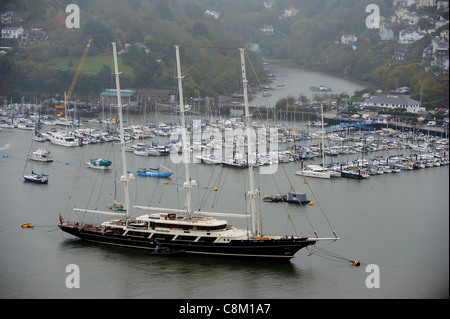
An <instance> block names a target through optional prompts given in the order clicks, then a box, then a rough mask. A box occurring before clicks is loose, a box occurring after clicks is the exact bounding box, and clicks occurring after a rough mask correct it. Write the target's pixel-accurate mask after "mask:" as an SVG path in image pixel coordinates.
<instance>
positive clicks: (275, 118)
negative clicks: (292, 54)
mask: <svg viewBox="0 0 450 319" xmlns="http://www.w3.org/2000/svg"><path fill="white" fill-rule="evenodd" d="M247 59H248V60H249V63H250V66H251V67H252V70H253V72H254V74H255V77H256V78H257V80H258V83H259V84H260V87H261V88H262V85H261V82H260V80H259V77H258V75H257V74H256V72H255V69H254V68H253V64H252V63H251V61H250V58H249V57H248V56H247ZM257 110H258V113H259V114H260V116H261V113H260V112H259V108H257ZM272 111H273V110H272ZM274 121H276V122H278V119H277V117H276V114H274ZM295 162H296V163H297V166H298V161H297V160H295ZM282 168H283V170H284V171H285V173H286V170H285V168H284V167H283V166H282ZM286 175H287V173H286ZM303 178H304V181H305V182H306V184H307V185H308V187H309V189H310V191H311V193H312V194H313V197H314V199H315V201H316V202H317V204H318V205H319V208H320V211H321V212H322V215H323V216H324V217H325V220H326V221H327V223H328V225H329V226H330V228H331V230H332V232H333V234H334V236H335V237H336V238H337V237H338V236H337V234H336V231H335V230H334V229H333V227H332V226H331V223H330V221H329V220H328V217H327V216H326V214H325V212H324V211H323V209H322V206H321V205H320V203H319V201H318V199H317V197H316V195H315V194H314V192H313V191H312V189H311V186H310V185H309V183H308V182H307V180H306V178H305V177H303ZM288 180H289V178H288ZM289 181H290V180H289ZM290 184H291V187H292V183H290ZM305 215H306V216H307V214H306V212H305ZM307 218H308V216H307ZM308 221H309V218H308ZM310 225H311V227H312V224H311V222H310ZM313 229H314V228H313ZM314 233H315V234H316V236H317V233H316V232H315V231H314Z"/></svg>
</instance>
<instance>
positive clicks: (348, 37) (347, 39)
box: [341, 34, 358, 44]
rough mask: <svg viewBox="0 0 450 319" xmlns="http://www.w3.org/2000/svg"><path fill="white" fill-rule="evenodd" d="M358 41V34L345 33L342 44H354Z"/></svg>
mask: <svg viewBox="0 0 450 319" xmlns="http://www.w3.org/2000/svg"><path fill="white" fill-rule="evenodd" d="M356 41H358V38H357V37H356V35H353V34H344V35H343V36H342V37H341V43H342V44H353V43H355V42H356Z"/></svg>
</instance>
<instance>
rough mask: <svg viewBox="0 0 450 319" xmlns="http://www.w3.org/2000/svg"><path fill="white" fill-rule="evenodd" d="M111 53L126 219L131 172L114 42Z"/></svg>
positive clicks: (128, 209)
mask: <svg viewBox="0 0 450 319" xmlns="http://www.w3.org/2000/svg"><path fill="white" fill-rule="evenodd" d="M112 47H113V54H114V74H115V76H116V90H117V109H118V111H119V132H120V151H121V156H122V169H123V175H122V176H121V177H120V181H121V182H122V183H123V185H124V191H125V202H124V210H125V211H126V217H127V219H128V218H129V217H130V194H129V190H128V182H129V181H130V177H131V176H132V175H131V174H129V173H128V171H127V159H126V156H125V136H124V135H125V134H124V128H123V115H122V107H123V106H122V98H121V95H120V80H119V75H120V73H119V66H118V63H117V50H116V43H115V42H113V43H112Z"/></svg>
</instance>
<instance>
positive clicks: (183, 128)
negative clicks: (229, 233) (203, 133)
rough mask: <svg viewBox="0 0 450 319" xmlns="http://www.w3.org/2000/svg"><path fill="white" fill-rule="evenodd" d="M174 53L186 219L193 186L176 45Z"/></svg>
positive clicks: (190, 212)
mask: <svg viewBox="0 0 450 319" xmlns="http://www.w3.org/2000/svg"><path fill="white" fill-rule="evenodd" d="M175 53H176V60H177V79H178V92H179V99H180V102H179V104H180V114H181V140H182V143H183V149H182V151H183V162H184V175H185V179H186V180H185V182H184V183H183V187H184V189H185V190H186V200H187V207H186V208H187V214H188V217H189V218H191V217H192V199H191V188H192V186H193V184H194V183H193V182H194V181H191V178H190V176H189V154H188V150H189V143H188V140H187V134H186V118H185V115H184V112H185V109H184V101H183V82H182V80H183V77H182V76H181V66H180V47H179V46H178V45H175Z"/></svg>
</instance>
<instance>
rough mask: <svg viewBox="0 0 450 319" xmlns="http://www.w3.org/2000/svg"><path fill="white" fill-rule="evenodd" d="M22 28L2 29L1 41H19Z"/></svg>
mask: <svg viewBox="0 0 450 319" xmlns="http://www.w3.org/2000/svg"><path fill="white" fill-rule="evenodd" d="M23 31H24V30H23V28H22V27H6V28H3V29H2V39H19V38H20V37H21V36H22V34H23Z"/></svg>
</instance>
